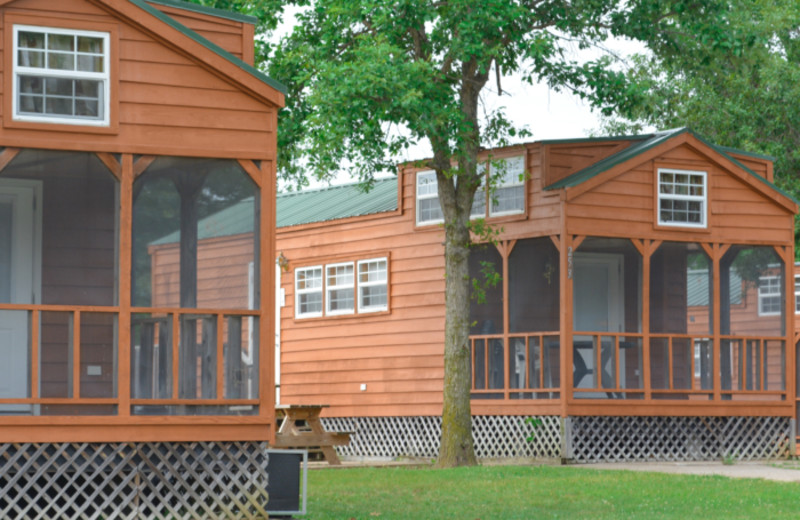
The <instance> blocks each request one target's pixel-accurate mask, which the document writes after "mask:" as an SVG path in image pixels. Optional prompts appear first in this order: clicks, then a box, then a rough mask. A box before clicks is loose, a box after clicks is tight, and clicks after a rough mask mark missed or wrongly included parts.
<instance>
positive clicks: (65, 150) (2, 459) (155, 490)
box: [0, 0, 285, 519]
mask: <svg viewBox="0 0 800 520" xmlns="http://www.w3.org/2000/svg"><path fill="white" fill-rule="evenodd" d="M0 18H1V19H2V25H0V31H2V36H0V42H2V51H1V52H2V53H3V56H4V58H3V59H2V61H0V63H2V64H3V65H0V67H2V72H3V74H2V83H0V89H1V90H0V92H1V95H0V97H1V98H2V101H0V119H2V124H1V125H0V351H2V356H3V360H4V362H3V363H2V364H0V497H2V498H0V516H2V517H4V518H6V517H7V518H22V517H28V515H30V514H34V513H35V514H38V515H40V516H41V517H43V518H73V517H74V518H84V517H89V516H92V517H99V516H102V517H106V516H108V515H109V514H110V513H109V508H110V507H113V510H112V511H113V512H114V513H118V514H122V515H123V516H126V517H127V516H131V517H133V516H136V517H139V516H142V517H145V516H148V515H149V516H157V517H162V516H163V515H167V516H170V515H172V517H174V518H184V517H187V518H188V517H189V516H191V517H192V518H195V517H202V518H226V519H227V518H261V517H266V509H265V504H266V500H267V496H266V493H265V492H264V491H263V488H265V487H266V486H265V485H264V486H257V487H259V489H262V491H258V492H255V491H253V489H250V488H251V486H252V484H253V483H259V482H260V483H262V484H266V478H267V476H266V473H265V469H264V468H265V466H266V457H267V454H266V453H265V451H264V450H265V448H266V447H267V445H268V443H269V442H271V441H272V440H273V439H274V429H275V427H274V425H275V420H274V415H275V409H274V392H273V391H272V388H273V384H274V383H273V373H274V368H273V348H272V339H271V338H272V337H273V335H274V325H273V321H274V320H273V317H274V299H273V297H272V295H273V294H274V292H275V287H274V282H275V278H274V276H273V267H272V264H273V258H274V257H275V252H274V251H275V250H274V225H275V220H274V219H275V159H276V149H277V141H276V130H277V113H278V110H279V109H280V108H281V107H282V106H283V104H284V91H285V88H284V87H283V86H282V85H281V84H280V83H278V82H276V81H274V80H272V79H271V78H269V77H267V76H265V75H264V74H263V73H261V72H260V71H259V70H257V69H256V68H255V67H254V31H255V23H256V22H257V20H256V19H255V18H252V17H249V16H243V15H240V14H237V13H231V12H227V11H222V10H218V9H211V8H207V7H203V6H199V5H196V4H192V3H188V2H182V1H178V0H59V1H58V2H53V1H45V0H0ZM243 200H247V201H249V203H250V205H249V209H248V211H247V212H246V214H244V215H242V217H243V218H247V219H249V223H250V226H251V228H252V229H255V230H257V233H251V236H250V238H249V241H248V243H247V249H246V251H242V252H241V257H240V258H239V259H240V260H241V261H242V262H244V263H245V264H246V266H247V269H246V271H245V272H244V273H233V274H230V275H229V278H228V279H226V280H221V279H220V280H216V281H215V282H214V283H211V284H208V283H206V280H204V279H203V278H202V276H201V274H200V272H199V271H198V262H202V261H204V260H202V259H200V258H199V257H200V256H201V253H200V251H199V249H198V222H199V221H201V220H202V219H203V218H205V217H207V216H208V215H211V214H214V213H217V212H220V211H224V210H225V208H227V207H229V206H235V205H237V204H239V203H240V202H241V201H243ZM168 233H177V234H179V239H178V243H179V244H180V251H179V253H178V254H177V255H176V256H175V257H174V258H173V259H172V261H174V266H173V267H174V272H175V278H174V284H173V285H172V286H171V288H172V290H173V291H174V295H175V297H174V298H172V299H170V300H169V302H162V301H161V300H159V298H158V297H156V295H154V294H153V293H152V291H151V287H152V284H151V277H152V272H151V270H150V268H151V266H150V252H149V249H148V248H149V245H150V243H151V242H153V241H154V240H156V239H157V238H158V237H161V236H163V235H165V234H168ZM265 266H266V273H267V275H266V276H262V275H261V273H262V271H264V268H265ZM234 282H236V283H239V282H241V283H243V284H249V285H248V287H249V288H250V294H249V297H248V298H245V299H241V298H228V297H226V293H227V287H228V285H229V284H232V283H234ZM203 465H205V466H203ZM219 472H221V473H222V474H223V475H224V476H225V478H224V479H218V478H212V479H211V480H209V477H206V476H204V475H206V474H209V473H219ZM51 474H53V475H61V477H58V478H56V477H53V478H52V479H49V480H48V482H47V483H46V484H37V483H36V480H35V478H39V476H41V475H51ZM71 475H78V477H74V476H71ZM105 475H110V476H108V477H106V476H105ZM31 479H33V480H31ZM114 479H117V480H114ZM164 479H171V480H170V484H169V486H167V487H165V486H166V482H165V481H164ZM103 482H105V484H103V485H101V483H103ZM109 482H114V483H115V484H114V489H113V490H112V491H113V500H110V499H109V498H108V496H109V495H106V492H107V491H108V489H107V488H108V483H109ZM30 486H34V489H38V490H39V492H38V494H37V493H32V492H28V491H27V489H28V488H29V487H30ZM104 486H105V487H104ZM202 490H206V491H202ZM198 492H202V493H203V496H206V495H207V494H211V495H212V496H216V497H218V500H210V501H205V500H196V499H192V498H191V497H193V496H194V497H196V496H197V493H198ZM187 515H189V516H187Z"/></svg>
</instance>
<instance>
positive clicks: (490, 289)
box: [469, 244, 505, 336]
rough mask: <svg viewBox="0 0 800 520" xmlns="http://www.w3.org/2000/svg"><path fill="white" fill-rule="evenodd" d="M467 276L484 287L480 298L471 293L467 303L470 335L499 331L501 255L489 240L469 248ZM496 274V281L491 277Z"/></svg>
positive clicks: (500, 328) (500, 320) (501, 325)
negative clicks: (486, 242)
mask: <svg viewBox="0 0 800 520" xmlns="http://www.w3.org/2000/svg"><path fill="white" fill-rule="evenodd" d="M469 276H470V279H471V280H473V283H477V284H478V285H479V286H480V287H481V288H482V290H483V296H484V298H483V301H480V300H479V298H478V295H477V294H476V293H473V295H472V297H471V298H470V305H469V322H470V324H471V325H470V331H469V332H470V335H484V336H485V335H491V334H502V333H503V332H505V331H504V330H503V282H502V276H503V259H502V258H501V256H500V253H499V252H498V251H497V249H496V248H495V247H494V246H493V245H491V244H482V245H477V246H474V247H473V248H472V249H471V250H470V252H469ZM494 276H499V278H497V279H496V282H493V281H492V279H493V277H494Z"/></svg>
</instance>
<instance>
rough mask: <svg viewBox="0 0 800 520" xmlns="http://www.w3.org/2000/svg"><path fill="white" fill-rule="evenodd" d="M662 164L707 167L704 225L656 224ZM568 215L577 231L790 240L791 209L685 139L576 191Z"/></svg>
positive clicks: (748, 240)
mask: <svg viewBox="0 0 800 520" xmlns="http://www.w3.org/2000/svg"><path fill="white" fill-rule="evenodd" d="M664 166H668V167H672V168H681V169H686V170H702V171H707V172H708V175H709V180H708V186H709V187H708V196H709V197H710V216H709V224H708V228H706V229H700V230H694V229H687V228H675V229H672V228H668V227H657V226H656V222H655V217H656V214H655V204H656V199H655V193H656V192H655V186H654V183H655V182H656V171H657V169H658V167H664ZM567 219H568V222H567V225H568V229H569V232H570V233H572V234H576V235H597V236H613V237H643V238H644V237H649V238H653V239H660V240H679V241H687V240H691V241H697V242H713V241H724V242H739V243H753V244H784V245H789V244H791V243H792V242H793V240H794V228H793V225H791V224H790V223H791V222H792V221H793V215H792V214H791V213H790V212H789V211H786V210H785V209H783V208H781V207H779V206H778V205H776V204H775V203H774V202H772V201H770V200H769V199H768V198H767V197H765V196H764V195H762V194H760V193H758V192H757V191H756V190H755V189H753V188H752V187H750V186H748V185H747V184H745V183H744V182H742V181H741V180H739V179H737V178H735V177H733V176H732V175H731V174H730V173H728V172H726V171H725V170H723V169H722V168H720V167H719V166H718V165H716V164H715V163H713V162H711V161H710V160H709V159H707V158H705V157H704V156H703V155H701V154H699V153H698V152H696V151H694V150H693V149H691V148H690V147H689V146H685V145H684V146H681V147H678V148H675V149H672V150H670V151H669V152H666V153H664V154H663V155H661V156H660V157H658V158H657V159H655V160H653V161H647V162H645V163H642V164H640V165H638V166H636V167H634V168H633V169H631V170H629V171H627V172H625V173H622V174H620V175H618V176H617V177H615V178H613V179H610V180H608V181H607V182H604V183H602V184H600V185H599V186H597V187H596V188H594V189H592V190H590V191H588V192H586V193H584V194H582V195H579V196H577V197H576V198H575V199H574V200H572V201H570V202H569V203H568V205H567Z"/></svg>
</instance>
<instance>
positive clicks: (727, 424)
mask: <svg viewBox="0 0 800 520" xmlns="http://www.w3.org/2000/svg"><path fill="white" fill-rule="evenodd" d="M481 160H482V161H483V164H484V166H483V168H484V171H485V172H486V174H487V175H492V176H495V177H498V178H500V182H499V185H497V186H496V188H495V189H494V190H493V191H491V192H487V191H485V189H484V191H483V192H479V193H478V194H477V196H476V200H475V204H474V205H473V210H472V213H473V217H475V218H484V219H485V220H486V222H487V223H490V224H492V225H493V226H495V228H496V229H499V230H500V234H499V237H498V241H497V243H496V244H495V245H491V244H489V245H478V246H476V247H474V249H473V251H472V254H471V257H470V271H471V275H472V277H473V278H474V279H478V280H480V279H481V278H482V276H483V274H482V271H483V268H484V266H486V265H487V264H490V265H492V266H493V269H494V271H495V272H497V273H499V274H500V275H501V279H502V281H501V282H500V283H498V284H497V285H496V286H494V287H489V288H488V289H487V290H486V301H485V303H482V304H479V303H478V302H477V301H474V302H473V303H472V305H471V308H470V323H471V324H472V328H471V337H470V348H471V352H472V412H473V415H474V416H475V420H474V423H473V428H474V431H473V434H474V436H475V439H476V443H477V449H478V453H479V456H484V457H486V456H488V457H491V456H519V455H525V456H537V455H548V456H561V457H565V458H570V459H575V460H598V459H614V460H618V459H621V458H627V459H635V458H668V459H670V458H671V459H675V458H684V459H685V458H709V457H711V458H716V457H721V456H723V455H725V454H731V453H734V451H735V452H736V453H737V456H739V457H742V458H749V457H765V456H775V455H777V454H785V453H787V452H788V450H789V449H790V448H791V446H790V445H791V444H792V442H793V438H794V431H793V426H792V422H793V421H794V420H795V418H796V409H797V406H796V405H797V397H796V390H795V349H794V348H791V347H792V345H794V344H795V341H794V322H793V319H792V315H793V313H794V304H793V303H792V299H791V298H787V297H786V295H787V294H791V291H792V290H793V287H794V285H793V284H792V282H793V281H792V278H791V276H790V275H789V276H787V269H788V273H790V274H791V273H792V272H793V270H792V266H793V260H794V215H795V213H796V212H797V203H796V201H794V200H793V199H792V198H791V197H790V196H788V195H786V194H784V193H782V192H781V191H780V190H779V189H777V188H776V187H775V186H774V185H773V184H772V181H773V172H772V161H771V159H770V158H768V157H764V156H760V155H756V154H748V153H746V152H742V151H739V150H732V149H727V148H722V147H718V146H715V145H713V144H711V143H708V142H706V141H705V140H704V139H703V138H702V137H699V136H697V135H695V134H694V133H692V132H691V131H689V130H686V129H678V130H674V131H668V132H660V133H655V134H649V135H642V136H628V137H619V138H601V139H577V140H569V141H541V142H534V143H528V144H524V145H518V146H512V147H508V148H502V149H496V150H487V151H485V152H483V153H482V154H481ZM417 164H418V163H415V164H407V165H402V166H401V167H400V168H399V173H398V176H397V178H390V179H381V180H378V181H377V182H376V185H375V187H374V188H373V190H372V191H370V192H369V193H362V192H360V191H358V188H357V187H356V186H335V187H330V188H323V189H319V190H310V191H307V192H301V193H288V194H282V195H279V196H278V200H277V204H278V231H277V251H278V252H279V255H280V256H279V259H278V260H279V264H280V266H281V269H280V274H279V276H280V281H279V288H280V290H279V294H278V305H279V308H280V320H279V328H278V331H277V332H278V339H279V341H278V343H279V349H278V356H279V359H280V362H279V374H278V383H279V396H280V397H279V398H280V401H281V402H283V403H291V404H295V403H298V404H300V403H303V404H312V403H325V404H328V405H330V407H329V408H327V409H326V415H327V418H326V420H327V421H328V424H329V425H330V427H332V428H336V429H344V430H352V431H355V432H356V433H355V435H354V436H353V437H352V439H353V440H352V442H351V445H350V446H349V447H346V448H344V449H343V452H344V453H345V454H349V455H358V456H399V455H420V456H426V457H427V456H436V446H437V443H438V427H439V424H438V416H439V415H440V414H441V409H442V382H443V343H444V339H443V335H444V316H445V308H444V256H443V255H444V249H443V230H442V226H441V223H442V214H441V210H440V208H439V205H438V199H437V190H436V177H435V175H433V172H431V171H427V170H425V169H424V168H420V167H419V166H418V165H417ZM229 216H230V215H228V217H229ZM222 217H224V215H220V218H216V217H214V216H212V217H210V218H209V219H207V221H205V222H201V228H203V229H207V230H208V233H207V235H205V238H204V237H201V239H200V241H201V250H202V249H203V247H204V246H203V245H202V244H203V243H204V240H205V241H206V242H205V243H208V244H209V246H208V247H209V249H208V251H209V254H208V259H207V260H206V261H207V262H208V265H209V267H208V269H209V272H210V270H211V269H212V267H211V266H212V264H213V265H214V266H218V265H219V260H216V259H212V258H215V256H214V254H212V252H211V251H212V245H214V246H213V249H214V250H216V249H217V248H216V245H215V244H217V243H219V244H222V243H223V241H225V240H228V241H234V240H237V237H238V239H241V238H242V237H246V236H248V233H251V232H252V230H250V229H246V228H244V227H241V226H236V225H235V224H234V223H233V222H232V221H231V220H230V219H229V218H222ZM150 248H151V251H153V253H154V254H153V256H152V265H153V267H152V269H153V272H154V273H155V272H156V271H158V272H159V274H158V275H155V276H154V277H153V278H152V281H153V283H154V286H153V289H152V293H153V294H158V295H161V296H160V297H163V298H167V299H168V298H169V297H170V296H169V295H170V294H174V290H171V289H170V288H169V282H168V278H169V276H170V273H169V271H168V270H166V269H159V268H158V267H157V266H158V265H159V263H160V262H162V258H163V259H164V260H163V261H167V260H166V259H167V258H169V256H170V255H173V256H174V255H175V251H176V250H177V242H175V241H174V237H173V240H172V243H170V240H169V239H168V238H167V239H162V240H159V241H157V242H154V243H153V244H151V246H150ZM222 249H225V250H228V251H231V256H229V257H227V258H228V260H229V261H230V262H231V263H232V264H238V267H237V269H238V270H239V271H242V272H243V270H244V265H242V264H241V263H240V262H238V261H237V260H235V259H234V257H233V252H234V251H238V250H239V249H240V247H239V246H234V245H233V242H229V243H228V244H227V245H225V246H224V248H222V247H221V249H220V250H222ZM201 261H202V260H201ZM231 269H232V267H231ZM200 270H201V272H202V270H203V267H202V266H201V267H200ZM162 273H163V274H162ZM239 294H240V297H241V298H244V297H245V292H244V291H243V290H242V291H240V293H239ZM173 297H174V296H173ZM165 301H168V300H165ZM787 346H788V348H787ZM565 347H566V348H565ZM528 417H537V418H539V419H540V420H541V421H542V423H543V425H542V426H541V427H540V433H537V436H536V437H537V440H536V442H534V443H526V442H525V441H524V439H525V438H526V437H527V436H528V435H529V434H530V427H529V426H526V423H525V418H528ZM629 431H635V432H637V433H636V435H629V434H627V433H622V434H621V433H619V432H629ZM620 435H621V437H620ZM720 438H725V439H728V440H727V441H725V442H718V440H719V439H720ZM754 438H757V439H758V440H757V441H754V440H753V439H754ZM665 439H671V440H665ZM676 439H677V440H676Z"/></svg>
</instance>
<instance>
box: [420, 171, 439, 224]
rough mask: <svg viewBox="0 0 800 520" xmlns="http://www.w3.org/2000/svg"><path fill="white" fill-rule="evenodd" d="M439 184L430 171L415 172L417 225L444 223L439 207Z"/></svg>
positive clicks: (434, 173)
mask: <svg viewBox="0 0 800 520" xmlns="http://www.w3.org/2000/svg"><path fill="white" fill-rule="evenodd" d="M438 189H439V183H438V182H437V181H436V172H434V171H432V170H428V171H423V172H417V224H418V225H422V224H439V223H442V222H444V215H443V214H442V207H441V206H440V205H439V191H438Z"/></svg>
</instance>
